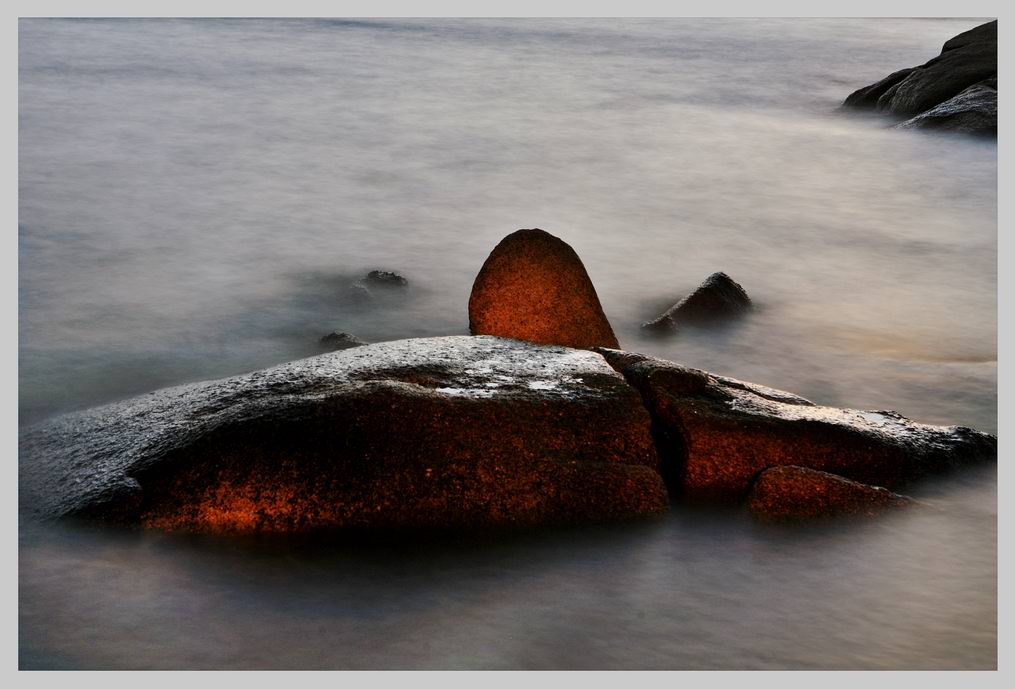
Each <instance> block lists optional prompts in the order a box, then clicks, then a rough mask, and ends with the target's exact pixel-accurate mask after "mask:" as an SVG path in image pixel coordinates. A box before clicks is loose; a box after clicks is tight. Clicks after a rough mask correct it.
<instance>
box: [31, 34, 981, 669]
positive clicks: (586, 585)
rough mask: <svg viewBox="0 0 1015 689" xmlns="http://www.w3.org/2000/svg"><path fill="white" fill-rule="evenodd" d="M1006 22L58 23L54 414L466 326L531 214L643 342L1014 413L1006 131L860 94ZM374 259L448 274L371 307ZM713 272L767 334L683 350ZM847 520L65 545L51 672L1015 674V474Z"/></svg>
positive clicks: (37, 320)
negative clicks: (1004, 187) (496, 262)
mask: <svg viewBox="0 0 1015 689" xmlns="http://www.w3.org/2000/svg"><path fill="white" fill-rule="evenodd" d="M979 23H981V22H980V21H976V20H955V19H919V20H887V19H878V20H862V19H848V20H842V19H808V20H786V19H765V20H700V19H694V20H689V19H673V20H581V21H578V20H538V21H523V20H509V21H495V20H469V21H461V20H445V21H437V20H411V21H403V20H376V21H367V20H355V21H345V20H292V21H260V20H246V21H223V20H199V21H188V20H156V21H94V20H87V21H63V20H22V21H21V22H20V31H19V52H20V65H19V70H20V79H19V99H20V101H19V114H20V127H19V145H20V160H19V177H20V179H19V187H20V188H19V198H20V209H19V210H20V217H19V248H20V266H19V267H20V278H19V279H20V291H19V306H20V322H19V326H20V332H19V342H20V353H19V375H20V413H21V422H22V423H23V424H24V423H33V422H35V421H38V420H41V419H44V418H45V417H47V416H49V415H52V414H54V413H59V412H62V411H67V410H70V409H76V408H82V407H86V406H90V405H93V404H99V403H102V402H106V401H110V400H113V399H117V398H121V397H126V396H130V395H133V394H136V393H139V392H142V391H146V390H151V389H154V388H157V387H160V386H163V385H168V384H173V383H179V382H183V381H187V380H198V379H203V378H209V377H216V376H224V375H228V374H232V373H237V372H241V371H245V370H251V369H255V368H259V367H262V366H266V365H269V364H273V363H277V362H280V361H285V360H289V359H292V358H296V357H301V356H309V355H312V354H315V353H317V352H318V351H319V350H318V349H317V344H316V342H317V339H318V338H319V337H320V336H321V335H323V334H325V333H327V332H330V331H332V330H344V331H347V332H351V333H354V334H356V335H357V336H359V337H361V338H363V339H366V340H370V341H379V340H386V339H395V338H402V337H416V336H428V335H438V334H453V333H464V332H466V330H467V323H468V320H467V313H466V305H467V301H468V295H469V290H470V288H471V284H472V279H473V278H474V277H475V274H476V272H477V271H478V269H479V266H480V265H481V264H482V262H483V260H484V258H485V257H486V255H487V253H488V252H489V251H490V249H491V248H492V247H493V246H494V245H495V244H496V243H497V241H499V239H500V238H501V237H502V236H504V235H505V234H507V233H509V232H511V231H513V230H515V229H517V228H520V227H541V228H543V229H545V230H547V231H549V232H552V233H553V234H556V235H558V236H560V237H562V238H563V239H565V240H566V241H568V242H569V243H570V244H571V245H572V246H574V247H575V249H576V251H577V252H578V254H579V255H580V256H581V257H582V259H583V260H584V262H585V265H586V267H587V268H588V271H589V273H590V275H591V276H592V279H593V280H594V282H595V284H596V287H597V289H598V292H599V295H600V298H601V299H602V302H603V305H604V308H605V310H606V313H607V315H608V316H609V317H610V320H611V321H612V323H613V324H614V327H615V329H616V331H617V334H618V336H619V338H620V340H621V343H622V344H623V345H624V346H625V347H626V348H628V349H634V350H640V351H645V352H648V353H652V354H656V355H660V356H663V357H666V358H670V359H675V360H679V361H681V362H684V363H687V364H690V365H693V366H698V367H702V368H706V369H709V370H713V371H716V372H719V373H723V374H727V375H733V376H736V377H740V378H745V379H749V380H754V381H757V382H759V383H764V384H767V385H772V386H775V387H780V388H784V389H788V390H792V391H794V392H797V393H800V394H803V395H805V396H807V397H810V398H812V399H814V400H815V401H818V402H822V403H827V404H834V405H841V406H852V407H865V408H888V409H896V410H898V411H900V412H902V413H904V414H906V415H908V416H910V417H912V418H915V419H918V420H921V421H926V422H933V423H961V424H965V425H970V426H974V427H976V428H980V429H982V430H986V431H991V432H996V429H997V416H996V413H997V412H996V410H997V394H996V391H997V384H996V381H997V362H996V358H997V347H996V304H997V302H996V286H997V265H996V258H997V214H996V208H997V205H996V204H997V193H996V182H997V149H996V144H995V143H994V142H993V141H985V140H977V139H971V138H967V137H962V136H947V135H931V134H924V133H919V132H901V131H895V130H892V129H890V128H887V127H886V126H885V125H886V122H885V121H883V120H881V119H879V118H877V117H870V116H857V115H846V114H843V113H840V112H837V111H836V107H837V105H838V104H839V103H840V102H841V101H842V99H843V98H844V97H845V96H846V95H847V94H848V93H849V92H850V91H852V90H854V89H855V88H858V87H859V86H862V85H865V84H868V83H871V82H872V81H875V80H877V79H879V78H881V77H882V76H884V75H885V74H887V73H889V72H891V71H894V70H896V69H898V68H901V67H904V66H910V65H915V64H919V63H921V62H923V61H925V60H927V59H928V58H930V57H932V56H933V55H935V54H936V53H937V52H938V51H939V50H940V47H941V44H942V43H943V42H944V41H945V40H947V39H948V38H950V37H951V36H953V35H955V34H956V33H959V32H960V31H963V30H965V29H967V28H970V27H972V26H975V25H977V24H979ZM373 268H382V269H391V270H397V271H399V272H400V273H402V274H404V275H405V276H406V277H407V278H408V279H409V280H410V282H411V288H410V290H409V292H408V294H407V295H406V296H405V297H404V298H392V297H390V296H388V297H379V298H378V299H377V300H375V301H374V302H372V303H362V302H361V301H358V300H356V299H355V298H353V296H352V295H351V294H350V292H349V290H348V285H349V283H351V282H352V281H354V280H355V279H356V278H357V277H359V276H361V275H362V274H363V273H365V272H366V271H367V270H370V269H373ZM715 270H724V271H726V272H728V273H729V274H730V275H732V276H733V277H734V278H735V279H736V280H738V281H739V282H740V283H741V284H743V285H744V287H745V288H746V289H747V291H748V292H749V293H750V294H751V295H752V297H753V298H754V299H755V301H756V303H757V304H758V308H757V310H756V312H755V313H754V314H753V315H752V316H751V317H750V318H749V319H747V320H746V321H744V322H741V323H739V324H736V325H733V326H730V327H727V328H723V329H720V330H717V331H715V330H712V331H695V330H690V329H688V330H684V331H682V332H681V333H680V334H679V335H677V336H676V337H673V338H670V339H657V338H645V337H643V336H642V334H641V333H640V331H639V329H638V325H639V323H640V322H642V321H643V320H646V319H648V318H651V317H653V316H655V315H657V314H658V313H659V312H660V311H661V310H662V309H664V308H665V307H667V306H669V305H670V304H671V303H673V302H674V301H675V300H677V299H678V298H680V297H681V296H683V295H684V294H686V293H687V292H688V291H689V290H690V289H691V288H693V286H694V285H696V284H697V283H698V282H700V281H701V280H702V279H703V278H704V277H705V276H707V275H708V274H709V273H711V272H713V271H715ZM921 490H925V491H928V494H929V495H930V496H931V502H932V503H933V505H932V508H930V509H928V510H922V511H919V512H917V513H914V514H912V515H907V516H905V517H899V518H893V519H889V520H885V521H884V522H880V523H878V524H875V525H871V526H866V527H862V528H850V529H842V530H831V531H829V530H820V531H812V530H805V531H799V530H790V531H779V530H776V531H772V530H767V529H760V528H759V527H756V526H752V525H750V524H745V523H743V522H741V521H740V520H738V519H734V518H730V519H727V518H719V517H715V516H712V517H705V516H701V515H687V514H683V513H679V512H678V513H676V514H674V515H672V516H671V517H668V518H666V519H663V520H661V521H657V522H651V523H646V524H636V525H622V526H614V527H609V528H594V529H589V530H580V531H579V530H575V531H556V530H554V531H546V532H535V533H527V534H523V535H519V536H517V537H511V538H506V537H498V538H497V539H493V540H492V541H484V540H483V539H470V540H468V541H463V542H458V541H453V542H444V541H442V542H440V543H431V544H427V545H425V546H424V545H408V544H401V545H399V544H381V545H375V546H370V547H368V546H365V545H363V544H358V545H355V546H352V545H348V544H347V545H344V546H339V545H334V544H333V545H331V546H326V545H323V544H314V545H310V544H305V545H304V546H299V547H297V546H293V547H286V548H283V547H281V546H279V545H278V544H274V545H272V546H271V547H270V548H268V547H264V546H263V544H249V543H237V542H233V541H221V540H219V541H216V540H207V539H197V540H193V539H180V538H175V537H166V536H158V535H153V534H145V535H139V534H131V535H127V536H121V535H111V534H108V533H104V532H90V531H86V532H79V531H64V530H49V529H45V530H39V529H37V528H36V527H32V526H30V525H24V526H23V530H22V541H21V565H20V566H21V578H20V585H21V592H20V602H21V610H20V613H21V617H20V620H21V625H20V630H21V660H22V665H23V667H43V666H44V667H50V666H59V667H66V666H71V667H191V666H194V667H466V666H467V667H593V668H601V667H666V668H674V669H679V668H698V667H706V668H741V667H752V668H761V667H784V668H789V667H878V668H887V667H906V668H918V667H978V668H984V667H994V666H996V621H997V617H996V602H997V589H996V571H997V570H996V533H997V532H996V480H995V478H994V474H993V472H986V473H982V472H980V473H975V474H971V475H969V476H966V477H963V478H961V479H955V480H954V481H952V482H949V483H946V484H942V485H935V486H933V487H924V488H923V489H921Z"/></svg>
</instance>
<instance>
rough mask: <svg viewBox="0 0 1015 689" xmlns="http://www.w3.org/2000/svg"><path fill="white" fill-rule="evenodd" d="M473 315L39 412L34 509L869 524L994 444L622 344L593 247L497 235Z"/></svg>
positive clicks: (363, 522)
mask: <svg viewBox="0 0 1015 689" xmlns="http://www.w3.org/2000/svg"><path fill="white" fill-rule="evenodd" d="M717 280H719V281H721V278H717ZM727 280H728V278H727ZM730 282H732V281H730ZM733 284H735V283H733ZM741 291H742V290H741ZM743 296H745V297H746V295H743ZM685 301H687V300H685ZM693 301H694V300H692V302H693ZM747 303H749V300H748V302H747ZM677 311H678V312H679V311H680V309H678V310H677ZM469 319H470V328H471V332H472V335H471V336H453V337H438V338H425V339H414V340H400V341H395V342H385V343H379V344H372V345H362V346H350V347H349V348H346V349H343V350H341V351H335V352H332V353H329V354H323V355H320V356H317V357H312V358H309V359H303V360H300V361H295V362H290V363H287V364H283V365H281V366H276V367H273V368H269V369H266V370H263V371H257V372H254V373H250V374H247V375H243V376H237V377H233V378H228V379H225V380H219V381H211V382H205V383H196V384H191V385H184V386H179V387H175V388H169V389H166V390H159V391H156V392H153V393H150V394H148V395H144V396H141V397H139V398H136V399H133V400H128V401H124V402H118V403H115V404H112V405H108V406H105V407H100V408H96V409H91V410H86V411H83V412H77V413H74V414H69V415H65V416H62V417H58V418H55V419H52V420H50V421H48V422H45V423H43V424H41V425H38V426H35V427H33V428H31V429H28V430H26V431H24V432H23V433H22V434H21V437H20V452H19V460H20V472H19V478H20V491H19V498H20V501H21V509H22V511H23V513H25V514H28V515H31V516H35V517H38V518H42V519H53V518H63V517H78V518H88V519H98V520H102V521H111V522H117V523H121V524H127V525H134V526H144V527H151V528H161V529H183V530H197V531H227V532H236V531H254V532H262V531H273V532H304V531H320V530H329V529H339V528H342V529H348V528H404V527H411V528H420V527H441V528H443V527H476V526H492V525H523V524H543V523H551V522H586V521H596V520H606V519H627V518H633V517H642V516H647V515H655V514H659V513H662V512H665V511H666V510H667V509H669V506H670V504H671V502H673V501H678V502H697V503H710V504H720V505H732V506H743V507H746V509H748V510H750V512H751V513H753V514H755V515H756V516H758V517H759V518H762V519H774V520H785V519H799V518H808V519H811V518H817V517H827V516H833V515H840V516H841V515H853V516H870V515H874V514H877V513H878V512H880V511H883V510H885V509H895V508H899V507H905V506H908V505H910V504H912V501H911V500H909V499H908V498H905V497H903V496H901V495H897V494H895V493H892V492H890V491H891V490H897V489H899V488H900V487H902V486H905V485H907V484H908V483H910V482H912V481H915V480H918V479H920V478H923V477H925V476H928V475H931V474H935V473H940V472H944V471H948V470H951V469H954V468H956V467H960V466H964V465H967V464H971V463H974V462H982V461H993V460H995V459H996V449H997V444H996V443H997V441H996V438H995V437H993V436H991V435H987V434H985V433H980V432H978V431H974V430H971V429H968V428H963V427H955V426H950V427H939V426H928V425H924V424H919V423H914V422H912V421H909V420H907V419H905V418H903V417H902V416H900V415H899V414H896V413H894V412H888V411H855V410H849V409H833V408H829V407H822V406H818V405H815V404H814V403H812V402H810V401H808V400H806V399H803V398H801V397H798V396H796V395H793V394H791V393H787V392H782V391H778V390H773V389H771V388H766V387H764V386H760V385H756V384H753V383H748V382H744V381H739V380H735V379H732V378H725V377H722V376H717V375H713V374H710V373H707V372H705V371H700V370H696V369H691V368H687V367H684V366H680V365H678V364H676V363H673V362H669V361H663V360H660V359H655V358H652V357H648V356H644V355H641V354H636V353H631V352H625V351H623V350H621V349H619V344H618V342H617V338H616V336H615V334H614V332H613V329H612V328H611V327H610V324H609V322H608V321H607V320H606V317H605V315H604V314H603V311H602V308H601V305H600V304H599V299H598V297H597V295H596V292H595V289H594V287H593V286H592V282H591V280H590V279H589V278H588V275H587V273H586V271H585V268H584V266H583V265H582V263H581V260H580V259H579V258H578V256H577V255H576V254H575V253H574V251H573V250H572V249H571V248H570V247H569V246H567V244H565V243H564V242H563V241H561V240H560V239H558V238H556V237H553V236H552V235H549V234H547V233H545V232H543V231H541V230H521V231H519V232H516V233H514V234H512V235H510V236H508V237H507V238H505V239H504V240H503V241H502V242H501V243H500V244H498V246H497V247H496V248H495V249H494V251H493V253H491V255H490V257H489V258H488V260H487V262H486V264H484V266H483V268H482V270H481V271H480V273H479V277H477V279H476V282H475V285H474V287H473V291H472V296H471V298H470V308H469ZM334 336H335V341H336V343H345V342H347V341H348V340H349V338H350V336H347V335H345V334H337V333H336V334H334ZM357 344H358V343H357Z"/></svg>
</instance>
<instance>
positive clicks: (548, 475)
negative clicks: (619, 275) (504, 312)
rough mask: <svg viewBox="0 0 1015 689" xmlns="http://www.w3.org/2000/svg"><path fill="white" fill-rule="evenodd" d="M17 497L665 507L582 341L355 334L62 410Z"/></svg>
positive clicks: (244, 510) (608, 379)
mask: <svg viewBox="0 0 1015 689" xmlns="http://www.w3.org/2000/svg"><path fill="white" fill-rule="evenodd" d="M19 460H20V491H19V497H20V502H21V508H22V510H23V511H24V512H25V513H27V514H29V515H34V516H37V517H41V518H59V517H64V516H79V517H87V518H92V519H100V520H105V521H114V522H119V523H123V524H130V525H143V526H148V527H155V528H164V529H184V530H199V531H277V532H298V531H319V530H329V529H336V528H343V527H457V526H469V527H475V526H484V525H499V524H517V525H522V524H536V523H549V522H571V521H574V522H578V521H597V520H608V519H623V518H629V517H635V516H644V515H651V514H658V513H660V512H663V511H665V510H666V509H667V508H668V497H667V492H666V488H665V486H664V485H663V482H662V480H661V478H660V475H659V473H658V468H659V459H658V455H657V454H656V450H655V447H654V445H653V442H652V437H651V434H650V419H649V416H648V413H647V412H646V411H645V408H644V407H643V406H642V404H641V400H640V397H639V396H638V393H637V392H636V391H635V390H634V389H632V388H631V387H630V386H628V385H627V384H626V383H625V381H624V379H623V377H621V376H620V375H619V374H617V373H616V372H615V371H614V370H613V369H612V368H610V367H609V366H608V365H607V364H606V362H605V361H604V360H603V358H602V357H600V356H599V355H598V354H595V353H593V352H589V351H581V350H574V349H566V348H562V347H546V346H538V345H534V344H529V343H525V342H519V341H516V340H506V339H501V338H495V337H467V336H460V337H440V338H429V339H416V340H401V341H396V342H385V343H380V344H374V345H368V346H364V347H356V348H354V349H348V350H345V351H341V352H334V353H331V354H323V355H321V356H317V357H312V358H309V359H303V360H300V361H294V362H290V363H287V364H283V365H280V366H276V367H274V368H269V369H266V370H263V371H256V372H254V373H251V374H248V375H243V376H236V377H233V378H227V379H224V380H218V381H211V382H205V383H195V384H191V385H183V386H179V387H174V388H168V389H165V390H159V391H157V392H153V393H150V394H148V395H144V396H141V397H138V398H136V399H133V400H128V401H125V402H119V403H115V404H111V405H108V406H105V407H99V408H95V409H90V410H86V411H83V412H78V413H74V414H69V415H65V416H62V417H57V418H55V419H53V420H51V421H49V422H46V423H44V424H42V425H40V426H36V427H33V428H31V429H28V430H26V431H24V432H23V433H22V434H21V438H20V452H19Z"/></svg>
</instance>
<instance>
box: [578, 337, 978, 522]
mask: <svg viewBox="0 0 1015 689" xmlns="http://www.w3.org/2000/svg"><path fill="white" fill-rule="evenodd" d="M596 351H599V352H600V353H601V354H603V356H604V357H606V359H607V360H608V361H609V362H610V363H611V365H613V367H614V368H616V369H617V370H618V371H620V372H621V373H623V374H624V377H625V378H627V380H628V382H629V383H631V384H632V385H634V386H635V387H636V388H638V390H639V391H640V392H641V394H642V399H643V400H644V402H645V405H646V407H647V408H648V410H649V413H651V414H652V420H653V433H654V434H655V437H656V439H657V443H658V444H659V446H660V452H661V454H662V459H663V472H664V474H665V475H666V476H667V477H668V481H669V482H670V484H671V487H673V488H674V489H675V491H676V492H677V493H678V494H681V495H682V496H683V497H684V498H685V499H688V500H692V501H704V502H720V503H730V504H736V503H739V502H740V501H741V500H743V499H744V497H745V496H746V495H747V492H748V490H749V489H750V486H751V483H752V482H753V480H754V478H755V476H757V475H758V473H759V472H761V471H763V470H764V469H766V468H768V467H773V466H782V465H796V466H803V467H807V468H810V469H818V470H820V471H827V472H830V473H833V474H837V475H840V476H844V477H846V478H849V479H852V480H854V481H859V482H861V483H868V484H872V485H876V486H884V487H886V488H890V489H894V488H896V487H898V486H902V485H905V484H906V483H908V482H910V481H913V480H916V479H919V478H921V477H924V476H927V475H929V474H934V473H940V472H943V471H946V470H948V469H951V468H954V467H958V466H961V465H964V464H970V463H973V462H978V461H996V459H997V438H995V437H994V436H992V435H988V434H986V433H981V432H979V431H975V430H972V429H970V428H965V427H962V426H930V425H926V424H921V423H915V422H913V421H910V420H908V419H906V418H904V417H902V416H901V415H899V414H897V413H896V412H892V411H858V410H854V409H835V408H832V407H822V406H818V405H815V404H814V403H813V402H810V401H808V400H806V399H804V398H802V397H798V396H797V395H793V394H791V393H788V392H782V391H780V390H773V389H771V388H766V387H764V386H761V385H756V384H754V383H747V382H743V381H739V380H736V379H733V378H724V377H722V376H716V375H712V374H709V373H706V372H705V371H700V370H697V369H692V368H687V367H684V366H680V365H679V364H675V363H672V362H669V361H663V360H661V359H654V358H652V357H648V356H644V355H641V354H632V353H628V352H619V351H611V350H607V349H598V350H596Z"/></svg>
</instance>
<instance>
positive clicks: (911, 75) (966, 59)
mask: <svg viewBox="0 0 1015 689" xmlns="http://www.w3.org/2000/svg"><path fill="white" fill-rule="evenodd" d="M843 105H844V106H845V107H852V108H864V109H872V110H877V111H879V112H885V113H890V114H893V115H898V116H902V117H906V118H907V119H906V121H905V122H902V123H901V124H899V125H898V126H899V127H902V128H933V129H941V130H951V131H962V132H968V133H975V134H983V135H992V136H997V20H994V21H992V22H988V23H986V24H982V25H980V26H977V27H976V28H973V29H970V30H969V31H966V32H964V33H961V34H959V35H958V36H955V37H954V38H952V39H951V40H949V41H947V42H946V43H945V44H944V47H943V48H942V50H941V54H940V55H938V56H937V57H935V58H934V59H933V60H930V61H929V62H926V63H924V64H923V65H920V66H919V67H912V68H909V69H902V70H899V71H898V72H894V73H892V74H890V75H889V76H887V77H885V78H884V79H882V80H881V81H878V82H876V83H874V84H871V85H870V86H865V87H864V88H862V89H859V90H857V91H854V92H853V93H851V94H850V95H849V96H848V97H847V98H846V100H845V102H844V103H843Z"/></svg>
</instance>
